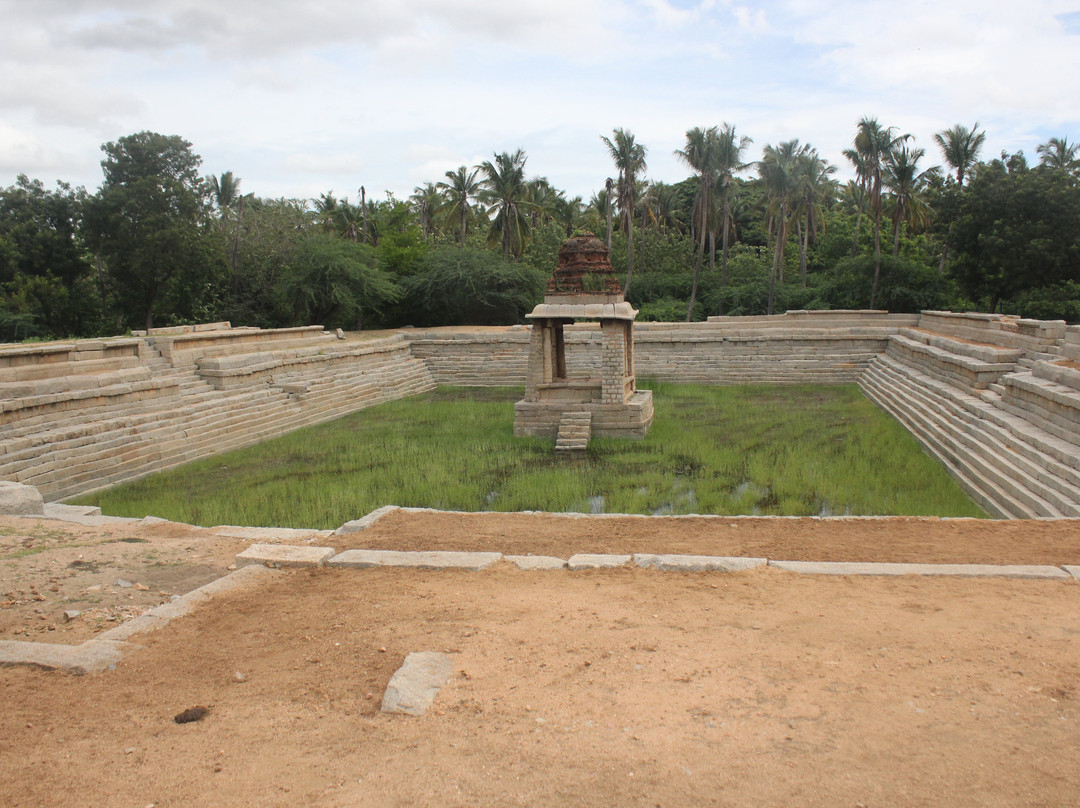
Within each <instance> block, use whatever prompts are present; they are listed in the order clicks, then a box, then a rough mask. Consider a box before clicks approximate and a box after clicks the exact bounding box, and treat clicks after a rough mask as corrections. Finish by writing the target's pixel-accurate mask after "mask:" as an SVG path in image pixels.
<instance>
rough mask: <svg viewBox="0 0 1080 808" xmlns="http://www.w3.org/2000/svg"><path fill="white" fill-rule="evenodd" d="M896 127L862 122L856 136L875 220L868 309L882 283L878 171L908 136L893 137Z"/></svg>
mask: <svg viewBox="0 0 1080 808" xmlns="http://www.w3.org/2000/svg"><path fill="white" fill-rule="evenodd" d="M895 131H896V130H895V127H892V126H889V127H883V126H882V125H881V124H880V123H878V121H877V118H863V119H862V120H860V121H859V124H858V129H857V131H856V133H855V140H854V146H855V151H856V153H857V154H858V155H859V157H860V158H861V160H862V161H863V163H864V166H865V168H864V170H865V172H866V177H867V189H868V191H869V203H870V212H871V213H872V214H873V216H874V288H873V291H872V292H871V293H870V308H874V306H875V305H876V303H877V290H878V285H879V284H880V280H881V167H882V163H883V162H884V160H885V157H886V156H887V155H888V154H889V152H891V151H892V150H893V149H894V148H896V147H897V146H898V145H899V144H900V143H902V142H904V141H906V140H907V139H909V138H910V137H911V135H894V134H893V132H895Z"/></svg>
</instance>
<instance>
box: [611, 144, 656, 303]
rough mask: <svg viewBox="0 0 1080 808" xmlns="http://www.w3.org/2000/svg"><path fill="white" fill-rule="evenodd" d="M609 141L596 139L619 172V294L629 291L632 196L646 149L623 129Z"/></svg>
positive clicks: (631, 253)
mask: <svg viewBox="0 0 1080 808" xmlns="http://www.w3.org/2000/svg"><path fill="white" fill-rule="evenodd" d="M612 135H613V138H614V139H613V140H612V139H609V138H607V137H605V136H604V135H601V136H600V139H601V140H602V141H604V145H605V146H607V149H608V154H609V155H610V156H611V159H612V162H614V163H615V167H616V168H617V169H618V170H619V178H618V181H617V190H616V195H617V198H618V200H619V213H620V215H621V216H622V230H623V233H625V234H626V243H627V254H626V284H625V285H624V286H623V293H624V294H626V293H628V292H629V291H630V282H631V281H632V280H633V277H634V195H635V192H636V190H637V178H638V174H643V173H644V172H645V167H646V166H645V153H646V149H645V147H644V146H642V145H641V144H640V143H636V142H635V141H634V136H633V135H632V134H631V133H630V132H627V131H626V130H625V129H616V130H614V132H612Z"/></svg>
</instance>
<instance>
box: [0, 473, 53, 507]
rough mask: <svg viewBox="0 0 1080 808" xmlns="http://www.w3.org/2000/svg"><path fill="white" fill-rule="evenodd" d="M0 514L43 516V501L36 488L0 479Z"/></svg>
mask: <svg viewBox="0 0 1080 808" xmlns="http://www.w3.org/2000/svg"><path fill="white" fill-rule="evenodd" d="M0 514H3V515H5V516H44V515H45V501H44V500H43V499H42V498H41V494H40V493H38V490H37V488H35V487H34V486H32V485H24V484H23V483H14V482H11V481H9V480H0Z"/></svg>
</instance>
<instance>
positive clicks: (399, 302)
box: [0, 117, 1080, 341]
mask: <svg viewBox="0 0 1080 808" xmlns="http://www.w3.org/2000/svg"><path fill="white" fill-rule="evenodd" d="M600 140H601V143H602V145H603V146H604V147H605V149H606V151H607V154H608V157H609V158H610V160H611V168H612V169H613V170H612V177H611V178H609V179H608V180H607V182H606V183H605V185H604V187H603V188H600V189H598V190H597V191H596V192H594V193H593V194H592V196H591V198H590V199H589V200H588V201H587V202H586V201H585V200H583V199H582V198H581V197H573V198H569V197H568V196H567V194H566V193H565V192H564V191H562V190H560V189H559V188H557V187H556V186H554V185H553V184H552V183H551V182H550V181H549V180H548V179H547V178H546V177H544V176H530V175H529V174H528V173H527V172H526V166H527V163H528V157H527V155H526V154H525V152H524V150H522V149H517V150H516V151H514V152H502V153H496V154H493V156H492V159H491V160H486V161H483V162H481V163H480V164H479V165H477V166H471V167H470V166H459V167H457V168H456V169H450V170H447V171H446V172H445V174H444V176H443V177H442V178H441V179H439V180H438V181H436V182H426V183H424V184H423V185H420V186H417V187H416V188H415V189H414V192H413V194H412V195H411V196H409V198H408V199H397V198H396V197H395V196H394V195H393V194H391V193H389V192H388V193H387V194H386V196H385V198H383V199H373V198H370V197H369V196H368V195H367V192H366V189H365V188H363V187H361V188H359V189H358V193H357V202H355V203H354V202H350V200H349V198H348V197H344V198H340V199H339V198H336V197H335V196H334V194H333V193H332V192H327V193H325V194H321V195H320V196H319V198H317V199H310V200H295V199H266V198H261V197H259V196H257V195H256V194H255V193H251V192H247V193H245V192H244V189H243V184H244V183H243V181H242V179H241V178H239V177H236V176H234V174H233V173H232V172H231V171H226V172H224V173H222V174H219V175H211V176H202V175H201V174H200V173H199V172H200V169H201V166H202V160H201V158H200V157H199V156H198V154H197V153H196V152H195V151H194V150H193V146H192V144H191V143H189V142H187V141H186V140H184V139H183V138H181V137H179V136H175V135H171V136H166V135H161V134H157V133H153V132H139V133H135V134H132V135H128V136H126V137H122V138H119V139H118V140H117V141H115V142H110V143H106V144H104V145H103V146H102V150H103V152H104V154H105V159H104V160H103V161H102V171H103V181H102V184H101V186H100V187H99V188H98V190H97V191H96V192H95V193H93V194H91V193H89V192H87V191H86V190H85V189H83V188H72V187H71V186H70V185H68V184H65V183H63V182H58V183H57V185H56V188H55V189H53V190H50V189H48V188H46V187H45V185H44V184H43V183H42V182H41V181H40V180H36V179H34V180H31V179H29V178H27V177H25V176H22V175H20V176H19V178H18V180H17V181H16V183H15V185H13V186H11V187H8V188H0V340H5V341H13V340H21V339H45V338H62V337H72V336H97V335H105V334H114V333H122V332H124V331H125V330H130V329H138V328H148V327H152V326H154V325H170V324H181V323H188V322H198V321H208V320H230V321H232V322H233V323H234V324H236V325H256V326H262V327H280V326H289V325H301V324H310V323H319V324H322V325H325V326H327V327H342V328H348V329H359V328H373V327H394V326H401V325H416V326H432V325H454V324H478V325H483V324H500V323H503V324H505V323H515V322H522V321H523V318H524V315H525V314H527V313H528V312H529V311H530V310H531V308H532V306H533V305H535V303H537V302H539V300H540V299H541V298H542V296H543V289H544V284H545V282H546V279H547V278H548V277H549V276H550V274H551V272H552V271H553V270H554V268H555V262H556V256H557V251H558V248H559V246H560V245H561V243H562V241H563V240H564V239H565V238H566V237H568V236H570V235H572V234H573V233H574V232H576V231H580V230H590V231H592V232H594V233H596V234H597V235H599V236H601V237H602V238H604V239H605V240H606V242H607V244H608V246H609V249H610V251H611V256H612V263H613V265H614V266H615V268H616V271H617V272H619V273H620V275H621V276H622V277H623V278H624V280H623V285H624V290H625V292H626V296H627V299H628V300H630V301H631V303H633V304H634V305H635V306H636V307H638V308H639V309H640V310H641V315H640V317H641V319H643V320H686V321H690V320H696V319H703V318H704V317H706V316H708V315H710V314H729V315H740V314H760V313H773V312H778V311H783V310H785V309H789V308H875V307H877V308H885V309H889V310H892V311H918V310H920V309H926V308H951V309H957V310H984V311H1002V312H1005V313H1013V314H1020V315H1023V316H1029V317H1037V318H1045V319H1065V320H1068V321H1070V322H1080V153H1078V145H1077V144H1075V143H1070V142H1069V140H1068V138H1066V137H1061V138H1057V137H1055V138H1051V139H1050V140H1049V141H1048V142H1047V143H1044V144H1041V145H1040V146H1039V147H1038V148H1037V150H1036V153H1037V155H1038V158H1039V161H1038V164H1037V165H1034V166H1032V165H1029V163H1028V161H1027V159H1026V157H1025V156H1024V155H1023V153H1022V152H1018V153H1016V154H1006V153H1002V154H1001V155H1000V156H999V157H997V158H993V159H990V160H988V161H986V160H983V159H982V155H981V150H982V146H983V143H984V141H985V133H984V132H982V131H980V130H979V125H978V123H975V124H974V125H973V126H971V127H970V128H969V127H967V126H964V125H961V124H957V125H956V126H954V127H951V128H949V129H946V130H943V131H942V132H939V133H937V134H936V135H935V136H934V138H933V140H934V144H933V145H934V146H935V147H936V149H937V151H938V152H939V153H940V155H941V157H942V161H943V164H942V165H933V164H931V158H930V157H928V155H927V151H926V149H925V148H923V147H920V146H918V145H917V144H916V143H915V142H914V139H913V138H912V136H911V135H909V134H905V133H902V132H900V131H898V130H897V129H896V128H895V127H891V126H886V125H884V124H882V123H881V122H879V121H878V120H877V119H876V118H873V117H865V118H863V119H861V120H860V121H858V123H857V124H856V127H855V130H854V132H853V136H852V141H851V146H850V147H849V148H848V149H846V150H845V151H844V156H845V159H846V160H847V161H848V163H849V166H850V168H851V170H852V171H853V172H854V177H855V178H854V179H853V180H850V181H848V182H846V183H844V184H841V183H840V182H838V181H837V180H836V179H835V177H834V175H835V174H836V173H837V171H838V168H839V167H838V166H835V165H832V164H830V163H829V162H828V161H827V160H825V159H823V158H822V157H821V156H820V154H819V152H818V151H817V149H816V148H815V147H814V146H813V145H811V144H808V143H802V142H800V141H799V140H798V139H797V138H795V139H792V140H788V141H783V142H779V143H775V144H774V143H769V144H763V145H762V146H761V147H760V148H761V151H760V155H761V156H760V158H759V159H757V160H750V159H748V158H749V157H750V156H751V155H750V148H751V146H752V144H753V141H752V140H751V139H750V138H749V137H747V136H746V135H744V134H742V133H740V132H738V131H737V129H736V127H735V126H733V125H731V124H728V123H726V122H725V123H723V124H722V125H714V126H709V127H694V128H692V129H690V130H688V131H687V132H686V145H685V147H684V148H683V149H679V150H677V151H676V156H677V157H678V158H679V159H680V161H681V162H682V163H683V164H685V165H686V167H687V168H688V169H689V170H690V172H691V174H690V175H689V176H688V177H687V178H686V179H684V180H682V181H680V182H678V183H664V182H653V181H650V180H648V179H647V178H646V177H645V172H646V169H647V155H648V151H647V147H646V146H645V144H642V143H639V142H638V141H637V140H636V138H635V137H634V135H633V133H631V132H629V131H627V130H625V129H622V128H616V129H614V130H613V131H612V133H611V135H610V136H608V135H601V136H600ZM706 256H707V259H708V260H707V262H706ZM718 263H719V268H717V264H718Z"/></svg>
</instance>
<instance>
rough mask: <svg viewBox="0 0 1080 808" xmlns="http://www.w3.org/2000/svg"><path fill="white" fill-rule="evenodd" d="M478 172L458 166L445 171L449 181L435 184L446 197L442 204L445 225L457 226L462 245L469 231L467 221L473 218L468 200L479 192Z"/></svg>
mask: <svg viewBox="0 0 1080 808" xmlns="http://www.w3.org/2000/svg"><path fill="white" fill-rule="evenodd" d="M478 173H480V169H478V168H474V169H472V170H471V171H470V170H469V169H468V168H466V167H465V166H458V167H457V168H456V169H455V170H454V171H447V172H446V179H447V180H449V182H439V183H436V184H435V187H436V188H438V189H439V190H440V191H442V192H443V194H444V195H445V197H446V202H445V204H444V206H443V215H444V216H445V221H446V225H445V226H446V228H447V229H453V228H454V227H456V228H457V231H458V237H459V238H460V240H461V246H462V247H464V246H465V234H466V233H468V232H469V221H470V220H471V219H472V218H474V216H473V210H472V205H470V204H469V200H471V199H475V198H476V195H477V194H478V193H479V192H480V182H479V180H477V179H476V175H477V174H478Z"/></svg>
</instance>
